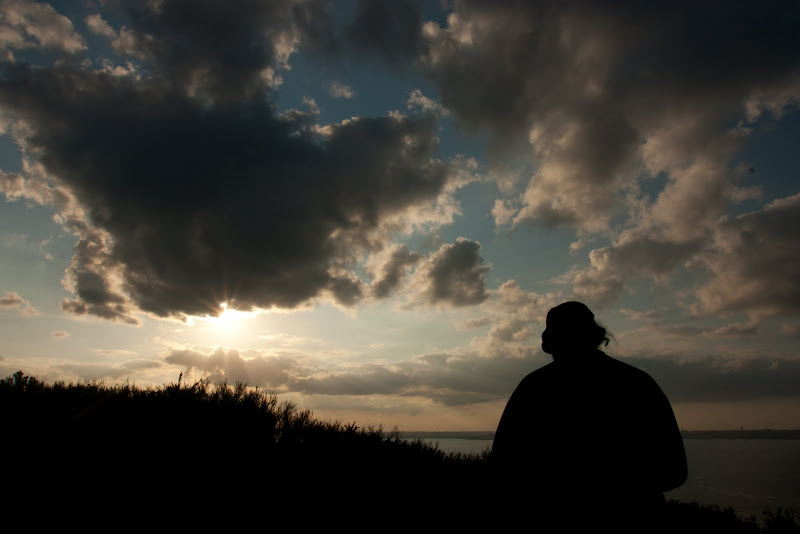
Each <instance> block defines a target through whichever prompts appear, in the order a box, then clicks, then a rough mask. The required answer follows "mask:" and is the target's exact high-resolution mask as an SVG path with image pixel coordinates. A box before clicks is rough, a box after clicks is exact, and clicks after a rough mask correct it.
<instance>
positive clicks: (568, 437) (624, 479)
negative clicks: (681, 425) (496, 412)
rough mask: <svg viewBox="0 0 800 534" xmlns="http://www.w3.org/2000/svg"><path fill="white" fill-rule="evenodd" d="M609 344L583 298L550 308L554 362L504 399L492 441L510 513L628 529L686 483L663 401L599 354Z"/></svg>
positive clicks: (545, 337) (633, 373)
mask: <svg viewBox="0 0 800 534" xmlns="http://www.w3.org/2000/svg"><path fill="white" fill-rule="evenodd" d="M608 340H609V338H608V336H607V333H606V330H605V329H604V328H603V327H601V326H599V325H598V324H597V323H596V322H595V320H594V314H593V313H592V312H591V311H590V310H589V308H587V307H586V306H585V305H584V304H582V303H580V302H565V303H563V304H561V305H559V306H556V307H555V308H553V309H551V310H550V311H549V312H548V314H547V328H546V329H545V331H544V332H543V333H542V350H544V351H545V352H547V353H549V354H551V355H552V356H553V362H552V363H550V364H548V365H545V366H544V367H542V368H541V369H538V370H536V371H534V372H532V373H531V374H529V375H528V376H526V377H525V378H524V379H523V380H522V382H521V383H520V384H519V386H518V387H517V389H516V390H515V391H514V393H513V394H512V395H511V398H510V399H509V401H508V404H507V405H506V408H505V411H504V412H503V416H502V418H501V419H500V424H499V425H498V427H497V432H496V434H495V438H494V444H493V447H492V464H493V467H494V469H495V472H496V474H497V475H498V477H499V483H500V484H501V486H500V488H499V489H500V491H504V492H505V493H504V494H503V499H504V501H505V502H504V503H503V505H504V506H508V508H507V509H506V510H507V512H508V513H509V514H516V516H519V515H520V514H523V515H529V516H530V518H531V523H532V524H535V523H536V521H537V519H535V518H538V520H540V521H547V522H553V521H556V522H558V523H561V522H562V521H563V523H564V526H567V525H569V524H570V522H574V521H576V520H577V521H578V522H580V523H583V524H586V523H594V522H597V521H599V522H612V523H613V524H614V525H616V526H623V525H628V526H630V525H632V524H634V523H635V524H640V523H641V521H642V520H644V521H647V522H649V521H651V520H655V515H656V514H657V513H658V510H659V508H660V505H661V503H663V493H662V492H664V491H667V490H670V489H673V488H676V487H678V486H680V485H681V484H683V483H684V482H685V480H686V475H687V468H686V456H685V453H684V448H683V440H682V438H681V435H680V431H679V430H678V425H677V423H676V421H675V416H674V415H673V413H672V408H671V406H670V404H669V401H668V400H667V398H666V396H665V395H664V393H663V392H662V391H661V389H660V388H659V387H658V385H657V384H656V382H655V381H654V380H653V379H652V378H651V377H650V376H649V375H648V374H647V373H645V372H644V371H641V370H639V369H637V368H635V367H632V366H630V365H628V364H625V363H622V362H620V361H618V360H615V359H613V358H611V357H609V356H607V355H606V354H605V353H603V352H602V351H600V350H598V347H599V346H600V345H601V344H602V343H604V342H605V344H606V345H608Z"/></svg>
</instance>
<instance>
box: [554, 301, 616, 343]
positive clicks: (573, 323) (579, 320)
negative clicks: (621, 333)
mask: <svg viewBox="0 0 800 534" xmlns="http://www.w3.org/2000/svg"><path fill="white" fill-rule="evenodd" d="M608 341H609V337H608V333H607V332H606V329H605V328H603V327H602V326H600V325H599V324H597V323H596V322H595V320H594V314H593V313H592V311H591V310H590V309H589V308H588V307H587V306H586V304H583V303H582V302H575V301H570V302H565V303H563V304H559V305H558V306H556V307H555V308H552V309H551V310H550V311H549V312H547V328H545V331H544V332H542V350H543V351H545V352H546V353H548V354H552V355H554V356H555V355H560V354H568V353H575V352H582V351H590V350H593V349H596V348H597V347H599V346H600V344H601V343H603V342H605V344H606V345H608Z"/></svg>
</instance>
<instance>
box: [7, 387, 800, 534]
mask: <svg viewBox="0 0 800 534" xmlns="http://www.w3.org/2000/svg"><path fill="white" fill-rule="evenodd" d="M181 378H182V377H181ZM0 417H2V419H0V421H2V428H3V434H4V436H3V443H4V448H5V449H6V454H5V458H6V459H7V461H6V465H5V466H4V469H3V479H4V481H5V482H6V487H7V488H11V489H12V492H11V495H12V497H11V500H10V501H8V502H7V503H6V504H7V509H8V510H15V511H17V512H19V511H20V510H22V509H26V508H27V509H29V508H31V507H35V508H36V509H37V510H41V509H47V510H48V511H49V512H48V513H53V510H61V511H62V512H61V513H62V514H72V516H74V514H75V511H76V510H80V511H81V513H82V514H84V515H85V514H88V515H90V516H91V517H94V518H97V517H101V516H108V517H111V518H113V519H114V521H116V523H114V524H119V521H120V519H121V518H122V519H125V520H132V518H138V517H162V515H159V514H164V513H167V514H170V515H174V514H175V513H176V511H179V513H180V517H182V518H184V517H193V518H195V519H201V518H205V517H208V516H209V515H210V514H214V515H215V516H221V517H223V518H224V517H231V518H234V517H237V518H242V517H243V516H248V515H249V516H251V517H253V518H255V519H257V520H259V521H261V522H262V523H264V522H267V523H270V524H272V523H275V522H278V523H280V522H284V521H285V522H286V524H288V525H292V526H294V527H297V528H301V527H309V526H311V525H319V526H326V525H332V524H334V523H339V524H342V525H345V528H347V529H348V530H367V529H369V530H374V529H375V528H378V525H380V523H376V522H375V521H395V522H399V523H398V524H401V525H405V526H408V527H414V526H415V525H422V524H423V522H424V525H425V526H426V527H427V526H441V527H447V528H449V529H451V530H452V529H459V528H464V529H466V528H469V529H470V530H474V529H476V528H481V527H482V526H487V527H489V526H491V525H494V524H496V513H497V510H496V509H494V508H493V506H492V499H491V498H490V496H491V494H492V492H493V488H492V487H491V478H490V477H489V471H488V465H489V464H488V461H487V460H488V451H485V452H484V453H483V454H459V453H446V452H444V451H442V450H441V449H439V448H438V447H436V446H432V445H428V444H426V443H425V442H423V441H422V440H420V439H418V440H414V441H409V440H405V439H403V437H402V434H401V433H400V432H398V431H397V429H394V430H392V431H390V432H386V431H384V429H383V428H382V427H366V428H361V427H358V426H356V424H355V423H344V422H341V421H320V420H318V419H315V418H314V417H313V414H312V413H311V412H310V411H308V410H300V409H298V408H297V406H296V405H295V404H293V403H291V402H281V401H279V400H278V398H277V397H276V396H275V395H274V394H271V393H268V392H264V391H261V390H259V389H256V388H248V387H246V386H245V385H244V384H241V383H237V384H235V385H233V386H230V385H227V384H220V385H211V384H209V383H208V382H206V381H199V382H196V383H194V384H191V385H189V384H182V383H181V379H179V381H178V382H177V383H170V384H166V385H164V386H163V387H159V388H141V387H136V386H133V385H130V384H127V383H126V384H122V385H114V386H105V385H103V384H97V383H90V384H83V383H82V384H65V383H63V382H56V383H54V384H45V383H43V382H41V381H39V380H37V379H36V378H35V377H31V376H25V375H24V374H23V373H22V372H17V373H15V374H14V375H13V376H10V377H7V378H5V379H3V380H0ZM584 504H586V503H584ZM535 505H536V503H531V517H532V521H533V524H534V525H535V522H536V519H535V518H536V508H535ZM581 506H582V504H581V503H575V510H576V514H579V513H580V510H581ZM26 517H27V516H26ZM35 517H37V516H35ZM58 517H71V516H69V515H61V516H58ZM797 519H798V517H797V515H796V512H795V513H793V512H790V511H785V510H784V511H782V510H780V509H779V510H778V511H777V512H769V513H768V514H767V513H765V520H764V523H763V524H761V525H759V524H756V522H755V519H754V518H749V519H744V520H743V519H740V518H738V517H737V516H736V515H735V514H734V513H733V510H731V509H725V510H720V509H719V508H716V507H703V506H699V505H697V504H692V503H677V502H674V501H670V502H668V503H667V507H666V508H665V518H662V519H660V526H664V527H669V530H671V531H680V530H686V529H687V528H689V527H691V530H692V531H705V532H742V533H749V532H753V533H757V532H770V533H772V532H776V533H785V532H800V529H799V528H798V521H797ZM569 521H570V518H564V525H569ZM696 526H698V527H701V528H700V530H697V529H696V528H694V527H696ZM656 530H658V529H657V528H654V529H652V530H651V531H656Z"/></svg>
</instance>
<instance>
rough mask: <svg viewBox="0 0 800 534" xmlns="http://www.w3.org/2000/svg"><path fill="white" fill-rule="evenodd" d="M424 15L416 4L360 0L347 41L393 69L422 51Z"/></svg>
mask: <svg viewBox="0 0 800 534" xmlns="http://www.w3.org/2000/svg"><path fill="white" fill-rule="evenodd" d="M421 31H422V14H421V12H420V6H419V4H418V3H417V2H416V1H414V0H359V1H358V3H357V4H356V13H355V16H354V20H353V23H352V24H351V25H350V26H349V27H348V28H347V32H346V33H347V37H348V39H349V40H350V42H351V43H352V44H353V45H354V46H355V50H356V53H359V54H362V55H372V56H377V57H379V58H381V59H383V60H385V61H387V62H388V63H390V64H392V65H399V64H401V63H402V62H403V61H408V60H413V59H415V58H416V57H417V55H418V54H419V53H420V51H421V50H422V46H423V41H422V35H421Z"/></svg>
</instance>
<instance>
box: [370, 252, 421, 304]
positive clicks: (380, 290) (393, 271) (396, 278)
mask: <svg viewBox="0 0 800 534" xmlns="http://www.w3.org/2000/svg"><path fill="white" fill-rule="evenodd" d="M421 259H422V255H421V254H418V253H416V252H411V251H410V250H408V247H406V246H405V245H394V246H392V247H387V248H386V249H384V250H383V251H381V253H380V254H376V255H374V256H373V257H372V258H371V259H370V265H369V266H368V268H369V270H370V271H371V272H373V273H374V276H375V280H374V281H373V282H372V285H371V287H372V294H373V295H374V296H375V297H377V298H384V297H386V296H388V295H389V294H391V293H392V292H393V291H394V290H395V289H396V288H397V287H398V286H399V285H400V284H401V282H402V281H403V279H404V278H405V276H406V274H407V273H406V272H407V271H408V269H409V268H410V267H412V266H413V265H415V264H417V263H418V262H419V261H420V260H421Z"/></svg>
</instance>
